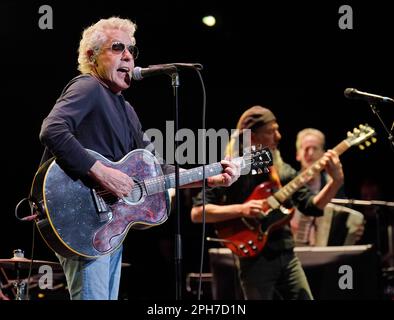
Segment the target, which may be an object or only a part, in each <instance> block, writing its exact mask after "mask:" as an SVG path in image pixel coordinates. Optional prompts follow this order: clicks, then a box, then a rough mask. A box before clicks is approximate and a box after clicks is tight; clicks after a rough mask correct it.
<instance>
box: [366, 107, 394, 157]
mask: <svg viewBox="0 0 394 320" xmlns="http://www.w3.org/2000/svg"><path fill="white" fill-rule="evenodd" d="M369 106H370V107H371V109H372V112H373V113H374V114H375V115H376V116H377V117H378V119H379V121H380V123H381V124H382V126H383V129H384V130H385V131H386V133H387V138H388V140H389V142H390V147H391V150H392V151H393V152H394V137H393V131H394V122H393V124H392V126H391V130H390V131H389V129H388V128H387V127H386V125H385V123H384V121H383V119H382V118H381V116H380V114H379V110H378V109H377V108H376V104H375V103H373V102H369Z"/></svg>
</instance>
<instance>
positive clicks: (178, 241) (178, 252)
mask: <svg viewBox="0 0 394 320" xmlns="http://www.w3.org/2000/svg"><path fill="white" fill-rule="evenodd" d="M171 84H172V87H173V93H174V103H175V128H174V131H175V135H174V140H175V141H174V146H175V151H174V162H175V214H176V231H175V286H176V288H175V297H176V300H181V299H182V238H181V215H180V191H179V164H178V161H177V152H178V146H179V142H178V141H177V139H176V135H177V132H178V129H179V118H178V117H179V103H178V87H179V74H178V72H174V73H172V74H171Z"/></svg>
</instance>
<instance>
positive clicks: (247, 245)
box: [216, 124, 376, 257]
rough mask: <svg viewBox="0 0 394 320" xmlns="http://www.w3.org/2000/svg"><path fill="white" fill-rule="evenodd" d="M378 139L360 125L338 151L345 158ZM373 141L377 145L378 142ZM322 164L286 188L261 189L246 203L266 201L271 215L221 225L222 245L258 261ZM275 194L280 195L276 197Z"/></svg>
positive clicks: (269, 185)
mask: <svg viewBox="0 0 394 320" xmlns="http://www.w3.org/2000/svg"><path fill="white" fill-rule="evenodd" d="M374 135H375V130H374V129H373V128H371V127H370V126H368V125H367V124H366V125H360V126H359V128H354V130H353V132H348V137H347V138H346V139H345V140H343V141H342V142H341V143H339V144H338V145H337V146H335V148H334V150H335V151H336V152H337V153H338V155H341V154H342V153H344V152H345V151H346V150H347V149H349V148H350V147H351V146H355V145H359V144H361V143H363V142H364V141H366V140H368V139H369V138H370V137H373V136H374ZM371 140H372V142H375V141H376V139H375V138H372V139H371ZM365 144H366V146H369V145H370V144H371V143H370V142H369V141H366V143H365ZM360 148H362V149H363V148H364V146H361V145H360ZM320 160H321V159H319V160H318V161H316V162H315V163H314V164H313V165H312V166H311V167H310V168H309V169H308V170H305V171H303V172H302V173H300V174H299V175H298V176H297V177H295V178H294V179H293V180H291V181H290V182H289V183H288V184H286V185H285V186H284V187H282V188H280V186H278V185H277V184H275V183H273V182H264V183H262V184H260V185H258V186H257V187H256V188H255V189H254V191H253V192H252V194H251V195H250V196H249V197H248V198H247V199H246V201H245V202H247V201H249V200H259V199H266V200H267V201H266V208H263V210H264V212H265V213H266V214H267V215H265V216H264V217H262V218H237V219H232V220H227V221H223V222H220V223H217V224H216V232H217V235H218V237H219V238H220V240H221V243H222V244H223V245H224V246H226V247H227V248H229V249H230V250H231V251H232V252H233V253H235V254H236V255H238V256H240V257H254V256H256V255H257V254H259V253H260V252H261V251H262V250H263V248H264V246H265V244H266V242H267V239H268V237H269V235H270V233H271V232H272V231H273V230H275V229H277V228H280V227H282V226H283V225H285V224H286V223H288V222H289V221H290V219H291V218H292V216H293V213H294V210H295V208H291V209H287V208H285V207H283V206H282V204H283V203H284V202H285V201H286V200H288V199H289V198H290V197H291V196H292V195H293V193H294V192H296V191H297V190H298V189H299V188H301V187H302V186H304V185H305V184H306V183H307V182H308V181H309V180H310V179H311V178H312V177H313V176H315V175H316V174H317V173H319V172H320V171H321V170H322V169H323V167H322V165H321V164H320ZM279 188H280V189H279ZM278 189H279V190H278ZM272 190H278V191H276V192H274V193H272Z"/></svg>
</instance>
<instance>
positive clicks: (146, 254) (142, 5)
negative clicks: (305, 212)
mask: <svg viewBox="0 0 394 320" xmlns="http://www.w3.org/2000/svg"><path fill="white" fill-rule="evenodd" d="M44 4H45V5H50V6H51V8H52V9H53V29H46V30H42V29H40V27H39V24H38V21H39V19H40V17H41V16H42V14H40V13H39V8H40V6H41V5H44ZM343 4H345V3H344V2H343V3H342V2H333V1H324V3H322V2H319V3H316V2H300V1H296V2H291V3H289V4H284V3H282V2H272V1H270V2H266V1H263V2H261V1H243V2H224V1H223V2H219V1H116V0H115V1H110V2H107V3H106V4H104V3H103V2H93V1H87V2H85V1H74V0H70V1H29V2H27V1H8V0H5V1H2V2H1V4H0V12H1V15H2V17H1V19H0V24H1V27H0V35H1V55H2V59H1V60H2V71H3V75H4V79H3V81H2V90H1V100H2V123H3V124H2V141H3V147H2V148H3V157H2V158H3V159H2V163H3V164H2V168H3V183H2V193H3V197H2V203H3V205H2V208H3V209H2V213H1V214H2V220H1V225H0V258H11V257H12V252H13V250H14V249H16V248H20V249H23V250H25V256H26V257H29V256H30V254H31V246H32V223H31V222H20V221H18V220H17V219H16V218H15V217H14V210H15V206H16V205H17V203H18V202H19V201H20V200H21V199H22V198H24V197H27V196H28V194H29V192H30V187H31V183H32V180H33V177H34V175H35V172H36V170H37V168H38V164H39V163H40V159H41V155H42V152H43V147H42V145H41V144H40V141H39V139H38V135H39V132H40V126H41V122H42V120H43V119H44V118H45V117H46V115H47V114H48V113H49V111H50V110H51V108H52V107H53V105H54V103H55V101H56V99H57V97H58V96H59V94H60V93H61V91H62V89H63V87H64V86H65V85H66V84H67V82H68V81H69V80H70V79H71V78H73V77H74V76H76V75H77V74H78V71H77V49H78V44H79V40H80V36H81V32H82V30H83V29H84V28H85V27H87V26H88V25H91V24H92V23H94V22H96V21H97V20H98V19H99V18H107V17H110V16H113V15H115V16H120V17H124V18H129V19H131V20H133V21H134V22H136V24H137V26H138V28H137V32H136V35H135V36H136V40H137V46H138V47H139V49H140V57H139V58H138V60H137V61H136V65H137V66H141V67H146V66H148V65H152V64H162V63H171V62H196V63H201V64H202V65H203V67H204V69H203V70H202V76H203V79H204V82H205V86H206V91H207V117H206V123H207V125H206V126H207V128H213V129H215V130H219V129H221V128H226V129H228V130H229V129H231V128H235V125H236V121H237V119H238V118H239V116H240V115H241V113H242V112H243V111H244V110H245V109H247V108H248V107H250V106H252V105H263V106H267V107H269V108H270V109H271V110H273V112H274V113H275V114H276V116H277V118H278V122H279V124H280V130H281V133H282V141H281V143H280V149H281V153H282V156H283V157H284V160H285V161H287V162H288V163H290V164H291V165H293V166H294V167H295V168H297V169H298V168H299V166H298V163H297V162H296V160H295V138H296V134H297V132H298V131H299V130H301V129H303V128H305V127H315V128H318V129H320V130H321V131H323V132H324V133H325V134H326V139H327V141H326V146H327V147H328V148H330V147H333V146H335V145H336V144H338V143H339V142H341V141H342V140H343V139H345V138H346V133H347V131H349V130H353V128H354V127H357V126H358V125H359V124H365V123H368V124H369V125H370V126H372V127H373V128H374V129H375V130H376V134H377V135H376V138H377V142H376V143H374V144H372V145H371V146H370V147H368V148H366V149H365V150H363V151H361V150H359V148H358V147H352V148H350V149H349V150H348V151H347V152H346V153H344V154H343V155H342V156H341V160H342V163H343V168H344V173H345V190H346V194H347V196H348V197H349V198H352V199H360V197H361V194H360V186H361V184H362V183H365V182H366V181H372V183H374V184H375V185H377V187H378V188H379V194H378V195H377V196H378V197H379V199H376V200H384V201H393V200H394V196H393V187H392V185H391V183H392V181H393V178H394V174H393V163H394V148H393V149H391V148H390V142H389V140H388V137H387V133H386V132H385V130H384V129H383V126H382V124H381V122H380V121H379V120H378V118H377V116H376V115H375V114H374V113H373V111H372V109H371V107H370V106H369V105H368V103H367V102H366V101H361V100H349V99H346V98H345V97H344V90H345V89H346V88H348V87H350V88H357V89H359V90H361V91H365V92H369V93H374V94H378V95H382V96H387V97H394V86H393V80H394V63H393V61H394V46H393V45H392V44H390V43H392V39H393V30H394V18H393V12H392V10H391V6H389V4H387V3H386V2H383V1H374V2H372V3H369V4H367V3H359V2H354V4H350V5H351V6H352V9H353V29H351V30H348V29H347V30H342V29H340V27H339V25H338V21H339V19H340V17H341V14H340V13H338V9H339V8H340V6H341V5H343ZM346 4H349V3H346ZM207 14H211V15H215V16H216V19H217V25H216V26H215V27H213V28H209V27H207V26H205V25H203V24H202V23H201V18H202V16H204V15H207ZM180 83H181V84H180V87H179V109H180V113H179V117H180V128H190V129H191V130H192V131H193V132H197V130H198V128H201V123H202V120H201V117H202V110H201V109H202V101H203V99H202V89H201V84H200V82H199V79H198V77H197V74H196V73H195V72H192V71H190V70H182V72H180ZM124 96H125V98H126V99H127V100H128V101H130V103H131V104H132V105H133V106H134V108H135V110H136V112H137V113H138V115H139V117H140V119H141V122H142V124H143V126H144V129H145V130H147V129H150V128H157V129H159V130H161V131H163V132H165V130H166V121H172V120H173V119H174V103H173V97H172V87H171V81H170V78H169V77H167V76H158V77H152V78H149V79H146V80H143V81H138V82H137V81H135V82H133V83H132V86H131V88H130V89H129V90H127V91H125V92H124ZM377 109H378V111H379V112H380V116H381V118H382V119H383V121H384V122H385V125H386V126H387V127H388V129H389V130H390V128H391V127H392V125H393V120H394V104H389V103H387V104H383V103H382V104H378V105H377ZM219 160H220V159H217V160H216V161H219ZM193 166H194V165H185V167H186V168H191V167H193ZM196 192H198V190H197V189H192V190H186V191H182V192H181V201H180V202H181V210H180V211H181V215H182V216H181V227H182V230H181V233H182V240H183V261H182V271H183V276H182V277H183V279H186V276H187V274H189V273H192V272H193V273H195V272H198V271H199V264H200V250H201V230H202V227H201V225H199V224H193V223H192V222H191V220H190V208H191V205H192V200H191V197H192V196H193V195H195V194H196ZM361 209H362V208H361ZM361 209H360V208H358V209H357V208H356V210H361ZM27 210H28V208H27V206H25V205H22V206H21V211H22V212H21V214H23V213H24V214H26V212H27ZM377 210H378V211H379V210H381V211H384V213H382V216H383V218H382V219H380V221H379V222H378V223H380V224H382V225H381V226H380V228H381V230H382V237H381V240H382V241H381V242H382V243H381V248H380V249H381V251H382V253H383V256H384V254H386V253H387V252H388V250H389V248H388V239H387V237H388V236H387V233H386V232H387V226H388V225H390V224H391V225H393V224H394V222H393V221H394V218H393V215H394V212H393V210H392V209H391V211H390V210H388V209H387V208H381V207H379V208H378V209H377ZM23 211H24V212H23ZM375 212H376V211H375ZM378 214H379V215H380V213H378ZM175 222H176V219H175V213H174V212H172V214H171V216H170V218H169V220H168V221H167V222H166V223H165V224H163V225H161V226H158V227H155V228H151V229H148V230H141V231H133V230H131V231H130V232H129V234H128V236H127V238H126V240H125V242H124V256H123V261H124V262H125V263H130V265H127V266H125V267H124V268H123V278H122V283H121V294H120V299H125V300H150V299H152V300H153V299H163V300H174V299H175V268H174V258H173V256H174V231H175ZM370 228H371V231H370V233H369V234H368V237H369V238H365V239H364V244H367V243H370V242H372V243H374V244H376V233H375V230H376V220H374V221H372V222H371V227H370ZM207 233H208V234H207V235H210V236H214V233H213V229H212V226H207ZM35 238H36V239H35V250H34V258H35V259H39V260H49V261H57V260H56V257H55V255H54V254H53V253H52V251H50V249H48V248H47V246H46V245H45V243H44V242H43V241H42V239H41V238H40V235H39V234H38V233H37V232H36V234H35ZM211 247H217V244H216V243H215V244H212V243H206V248H205V261H204V267H203V271H204V272H210V266H209V256H208V253H207V252H208V251H207V250H208V248H211ZM385 263H386V265H387V261H386V262H385ZM7 271H8V272H9V273H11V274H10V275H9V276H10V277H14V275H12V270H7ZM56 281H58V282H56ZM56 281H55V282H56V284H59V283H61V281H62V280H61V279H59V280H56ZM182 287H183V298H184V299H186V300H193V299H196V296H195V294H193V292H188V291H187V290H186V284H185V282H184V283H183V284H182ZM391 288H392V287H391ZM32 292H33V295H34V296H32V299H39V298H38V293H39V292H38V291H37V290H36V291H34V290H33V291H32ZM324 297H325V298H327V297H326V296H324ZM391 297H394V293H391ZM59 298H67V294H66V291H65V289H64V286H61V285H60V286H59V288H58V290H56V291H55V292H49V293H45V296H44V298H43V299H59ZM329 298H330V297H329Z"/></svg>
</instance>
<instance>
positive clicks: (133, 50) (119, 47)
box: [108, 41, 139, 60]
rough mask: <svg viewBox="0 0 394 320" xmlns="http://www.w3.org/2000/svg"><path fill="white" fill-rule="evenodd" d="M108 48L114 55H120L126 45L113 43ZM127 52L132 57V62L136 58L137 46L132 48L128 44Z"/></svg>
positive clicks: (117, 42)
mask: <svg viewBox="0 0 394 320" xmlns="http://www.w3.org/2000/svg"><path fill="white" fill-rule="evenodd" d="M108 48H111V50H112V52H113V53H116V54H122V53H123V52H124V51H125V50H126V45H125V44H124V43H122V42H119V41H116V42H113V43H112V45H111V46H110V47H108ZM127 50H129V52H130V54H131V55H132V56H133V58H134V60H136V59H137V58H138V53H139V52H138V48H137V46H133V45H132V44H129V45H128V46H127Z"/></svg>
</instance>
